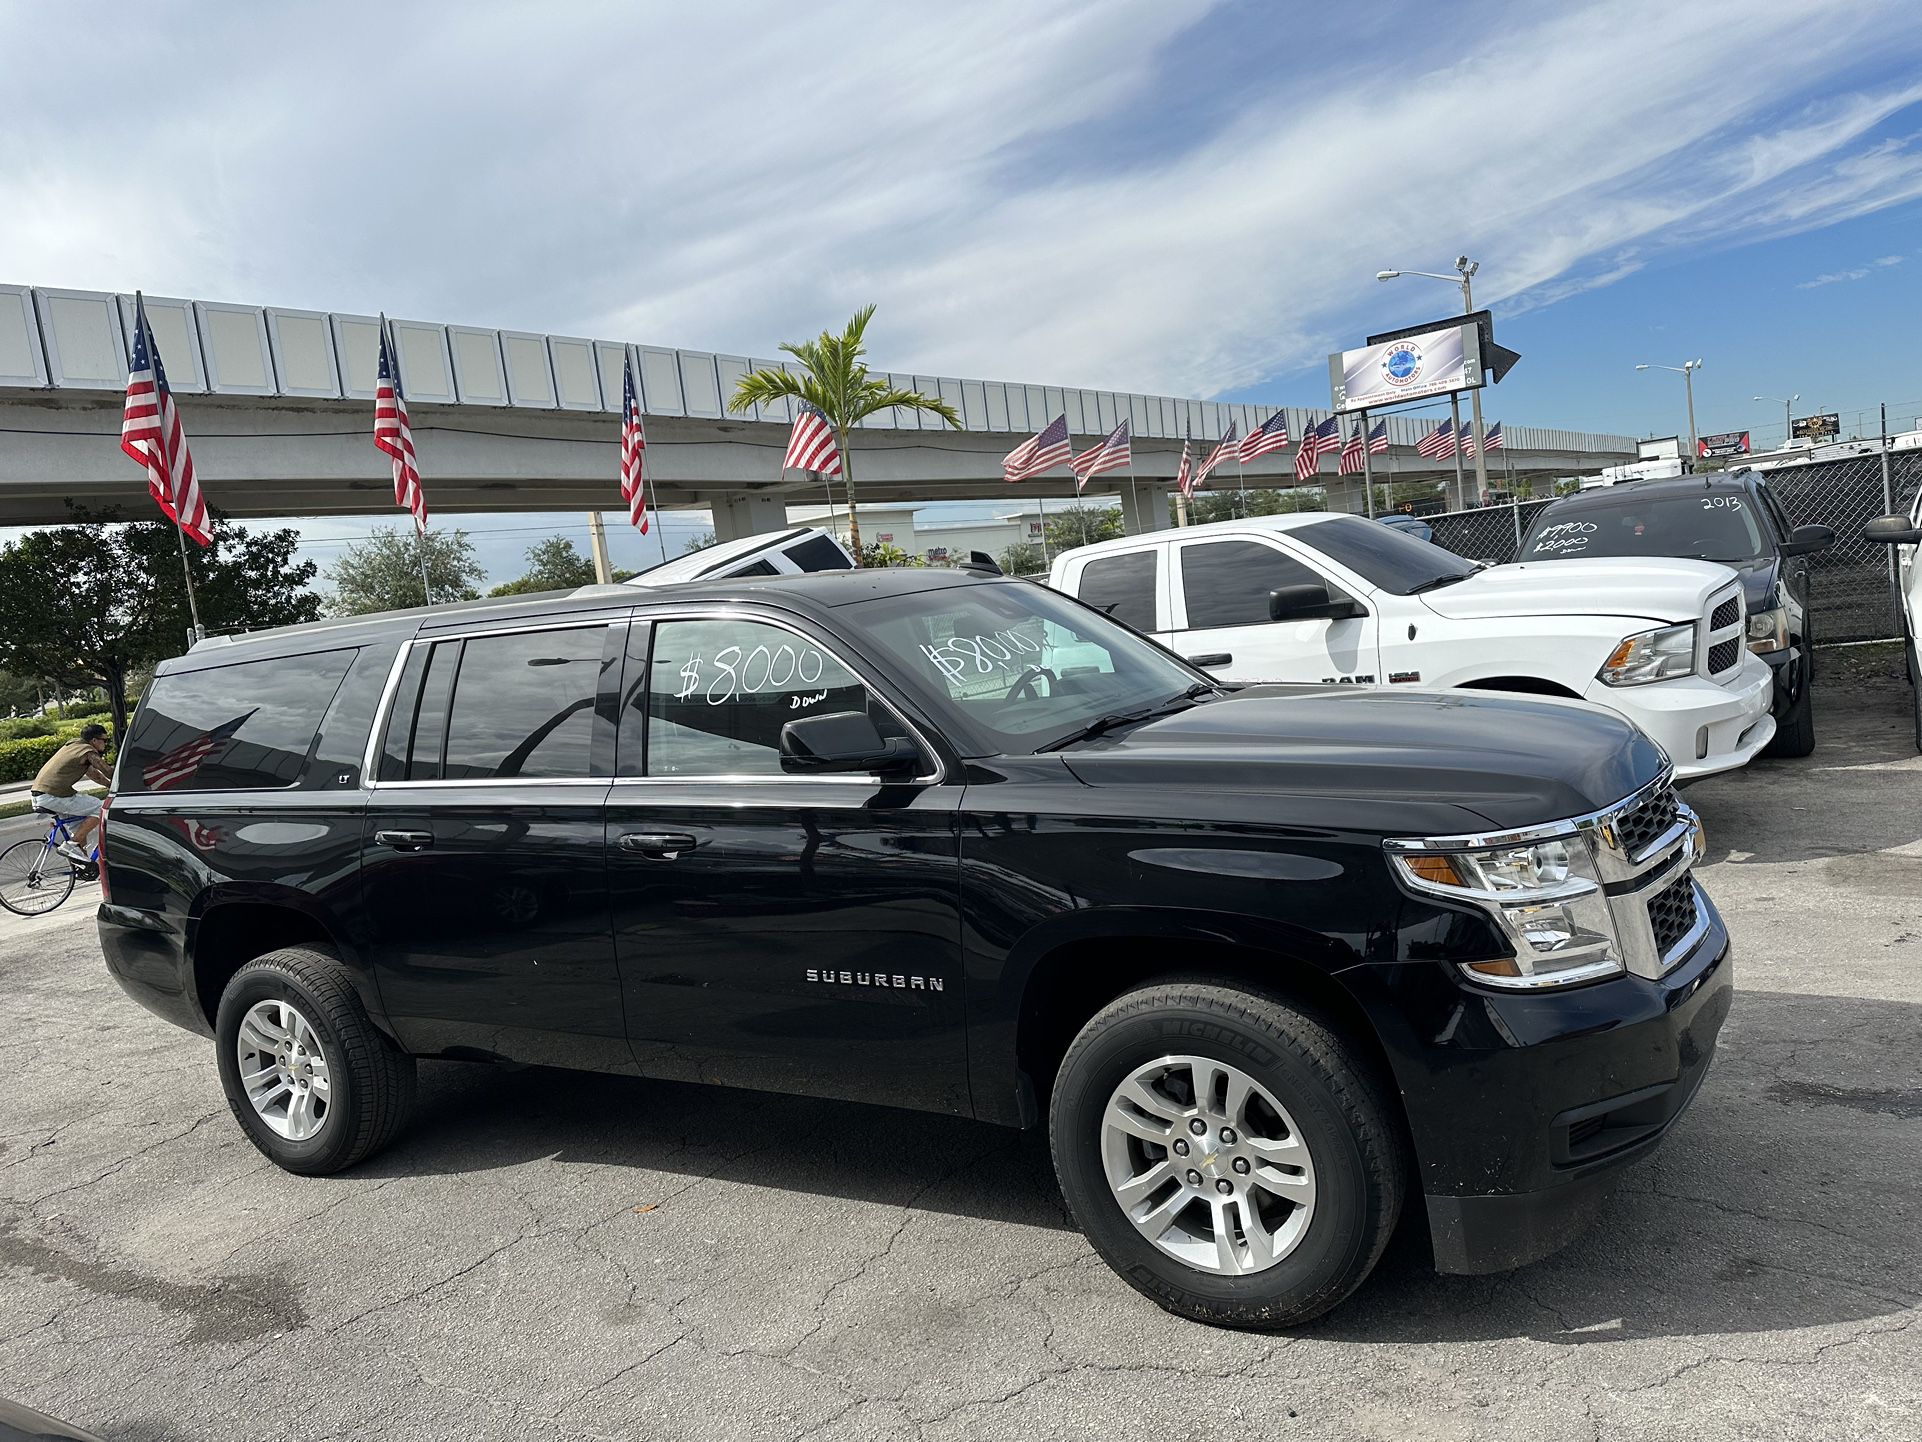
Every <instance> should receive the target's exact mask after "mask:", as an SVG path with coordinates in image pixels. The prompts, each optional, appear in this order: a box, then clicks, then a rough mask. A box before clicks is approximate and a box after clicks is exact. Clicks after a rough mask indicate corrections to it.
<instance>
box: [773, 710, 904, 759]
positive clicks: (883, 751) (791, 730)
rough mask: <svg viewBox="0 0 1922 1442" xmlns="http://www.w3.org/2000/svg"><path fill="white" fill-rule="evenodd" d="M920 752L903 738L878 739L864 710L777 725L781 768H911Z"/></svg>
mask: <svg viewBox="0 0 1922 1442" xmlns="http://www.w3.org/2000/svg"><path fill="white" fill-rule="evenodd" d="M920 759H921V753H920V752H919V751H918V750H916V749H915V745H914V743H913V742H912V741H909V740H907V739H906V738H905V737H899V736H897V737H894V738H893V739H891V740H883V739H882V738H881V732H880V728H878V727H877V726H876V725H875V724H874V718H873V717H871V716H869V715H868V714H867V713H866V712H865V711H836V712H833V713H832V714H829V715H825V716H802V717H800V718H798V719H796V720H793V721H790V722H788V723H787V724H786V725H785V726H783V727H782V728H781V769H782V770H783V771H798V772H802V773H826V772H843V771H853V772H863V771H865V772H881V771H900V770H903V769H906V770H910V771H911V770H913V768H914V767H915V765H916V764H917V763H918V762H919V761H920Z"/></svg>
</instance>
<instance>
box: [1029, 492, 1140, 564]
mask: <svg viewBox="0 0 1922 1442" xmlns="http://www.w3.org/2000/svg"><path fill="white" fill-rule="evenodd" d="M1043 534H1045V535H1046V536H1047V538H1048V552H1049V554H1050V555H1053V554H1054V553H1055V552H1058V551H1072V550H1073V549H1074V548H1075V547H1076V546H1091V545H1093V544H1094V543H1095V542H1096V541H1109V540H1113V539H1114V538H1115V537H1116V536H1119V535H1121V534H1122V525H1121V508H1120V507H1119V506H1089V505H1082V504H1079V503H1077V504H1075V505H1072V506H1068V507H1065V508H1064V509H1062V510H1059V511H1050V512H1049V513H1048V523H1047V525H1046V526H1045V527H1044V528H1043Z"/></svg>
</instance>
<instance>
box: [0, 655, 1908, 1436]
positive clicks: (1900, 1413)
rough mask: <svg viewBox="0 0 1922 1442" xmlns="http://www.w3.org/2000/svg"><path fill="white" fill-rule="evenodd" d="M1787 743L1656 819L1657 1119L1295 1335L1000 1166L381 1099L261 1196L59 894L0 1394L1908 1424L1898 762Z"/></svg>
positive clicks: (584, 1431)
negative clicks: (1606, 1192) (1715, 1024)
mask: <svg viewBox="0 0 1922 1442" xmlns="http://www.w3.org/2000/svg"><path fill="white" fill-rule="evenodd" d="M1830 654H1831V655H1832V656H1834V657H1836V658H1837V659H1836V660H1835V661H1832V662H1831V663H1830V666H1829V670H1828V672H1827V674H1826V676H1825V681H1824V685H1823V686H1821V687H1818V691H1817V695H1818V701H1819V710H1818V716H1819V725H1820V745H1819V750H1818V751H1817V754H1816V755H1815V756H1814V757H1813V758H1811V759H1810V760H1807V761H1801V762H1782V763H1774V762H1765V763H1758V764H1757V765H1755V766H1753V767H1751V768H1750V769H1749V770H1747V771H1745V772H1742V773H1739V774H1737V775H1735V776H1732V777H1728V778H1724V779H1720V780H1716V781H1713V782H1710V783H1706V784H1704V785H1702V786H1700V787H1698V788H1695V789H1694V790H1692V791H1691V792H1690V793H1689V799H1690V801H1691V802H1693V803H1694V804H1695V805H1696V806H1697V807H1698V808H1699V809H1700V810H1701V812H1702V813H1703V816H1704V818H1705V820H1706V823H1707V827H1708V834H1709V843H1710V850H1711V858H1712V865H1710V866H1709V867H1708V868H1707V870H1706V871H1705V873H1704V880H1705V883H1706V885H1707V886H1708V888H1709V889H1710V891H1711V893H1712V894H1713V895H1714V897H1715V899H1716V900H1717V902H1718V903H1719V904H1720V905H1721V907H1722V909H1723V910H1724V912H1725V913H1726V915H1727V917H1728V920H1729V922H1730V926H1731V929H1732V930H1733V932H1734V934H1735V938H1736V944H1737V947H1738V956H1739V962H1738V971H1737V978H1738V986H1739V988H1740V994H1739V996H1738V998H1737V1002H1736V1006H1735V1010H1734V1013H1733V1015H1732V1017H1731V1019H1730V1022H1729V1024H1728V1027H1727V1029H1726V1030H1725V1032H1724V1033H1723V1040H1722V1048H1721V1052H1720V1055H1719V1058H1718V1060H1717V1062H1716V1064H1715V1067H1714V1069H1713V1070H1712V1071H1711V1073H1710V1075H1709V1078H1708V1081H1707V1083H1706V1084H1705V1086H1704V1089H1703V1091H1702V1093H1701V1095H1700V1098H1699V1100H1698V1102H1697V1104H1696V1106H1695V1107H1694V1109H1693V1110H1692V1112H1690V1113H1689V1114H1688V1116H1687V1117H1686V1118H1685V1119H1684V1120H1683V1121H1682V1123H1681V1124H1680V1125H1679V1127H1678V1129H1677V1131H1676V1132H1675V1134H1674V1135H1673V1136H1672V1137H1671V1138H1670V1140H1669V1142H1668V1143H1667V1145H1666V1146H1665V1147H1664V1149H1663V1150H1662V1151H1661V1152H1660V1153H1659V1155H1658V1156H1657V1157H1656V1158H1655V1159H1654V1160H1653V1161H1652V1162H1651V1163H1649V1164H1646V1165H1644V1166H1642V1167H1640V1168H1639V1169H1637V1170H1635V1171H1633V1172H1631V1173H1630V1174H1629V1175H1628V1177H1627V1179H1626V1181H1625V1183H1624V1185H1623V1187H1622V1189H1621V1191H1620V1193H1619V1195H1618V1196H1617V1197H1616V1198H1615V1200H1614V1201H1613V1202H1612V1204H1611V1205H1610V1206H1609V1207H1608V1209H1607V1211H1606V1212H1605V1214H1604V1216H1603V1219H1602V1221H1601V1223H1600V1224H1599V1225H1598V1226H1597V1227H1596V1228H1595V1229H1594V1230H1593V1231H1592V1232H1590V1233H1589V1234H1588V1235H1587V1236H1585V1237H1584V1238H1582V1239H1581V1240H1580V1241H1578V1242H1577V1243H1576V1244H1574V1245H1573V1246H1571V1247H1570V1248H1568V1249H1567V1250H1566V1251H1565V1252H1563V1253H1561V1254H1559V1255H1557V1256H1556V1257H1554V1258H1552V1259H1550V1260H1548V1261H1546V1262H1542V1263H1540V1264H1537V1265H1535V1266H1533V1267H1530V1268H1527V1269H1525V1270H1523V1271H1520V1272H1517V1273H1514V1274H1512V1275H1508V1276H1500V1277H1488V1278H1442V1277H1437V1276H1435V1275H1434V1274H1433V1273H1432V1272H1431V1271H1430V1270H1428V1269H1427V1267H1426V1266H1425V1262H1424V1259H1423V1258H1422V1256H1421V1251H1420V1247H1419V1245H1418V1244H1416V1243H1414V1242H1413V1241H1411V1240H1410V1239H1409V1238H1407V1237H1406V1236H1404V1237H1403V1238H1402V1239H1400V1240H1399V1241H1398V1243H1397V1245H1396V1248H1395V1249H1394V1251H1392V1252H1391V1254H1390V1257H1389V1258H1388V1260H1387V1261H1386V1263H1385V1264H1384V1265H1383V1267H1382V1268H1381V1270H1380V1271H1379V1272H1378V1273H1377V1274H1376V1276H1375V1277H1374V1278H1373V1279H1372V1280H1371V1281H1370V1282H1369V1283H1368V1284H1367V1285H1366V1286H1365V1287H1364V1289H1363V1290H1362V1291H1361V1292H1360V1293H1359V1294H1358V1295H1357V1296H1356V1297H1355V1298H1354V1299H1353V1300H1351V1301H1350V1302H1349V1303H1348V1304H1347V1305H1346V1306H1345V1307H1343V1308H1342V1309H1340V1310H1339V1311H1338V1312H1336V1313H1335V1314H1333V1315H1332V1316H1330V1317H1328V1318H1326V1319H1324V1320H1323V1321H1322V1322H1320V1323H1318V1324H1315V1325H1314V1326H1312V1327H1310V1328H1307V1329H1305V1330H1303V1331H1300V1332H1297V1333H1293V1334H1288V1335H1280V1336H1264V1335H1255V1334H1235V1333H1226V1332H1219V1331H1212V1330H1208V1329H1205V1328H1202V1327H1199V1326H1196V1325H1193V1324H1190V1323H1186V1322H1181V1321H1177V1320H1175V1319H1173V1318H1171V1317H1168V1316H1166V1315H1164V1314H1163V1313H1161V1312H1160V1311H1158V1310H1156V1309H1155V1308H1154V1307H1152V1306H1151V1305H1150V1304H1148V1303H1147V1302H1146V1301H1144V1300H1143V1299H1141V1298H1140V1297H1138V1296H1137V1295H1136V1294H1135V1293H1134V1292H1132V1291H1130V1290H1128V1288H1127V1287H1126V1286H1125V1285H1124V1284H1123V1283H1121V1282H1120V1281H1119V1280H1118V1279H1117V1278H1116V1277H1115V1276H1114V1275H1113V1274H1112V1273H1110V1272H1109V1270H1108V1269H1107V1268H1106V1267H1105V1266H1104V1265H1103V1264H1102V1263H1101V1262H1100V1261H1099V1259H1098V1258H1096V1257H1095V1256H1094V1254H1093V1253H1092V1252H1091V1251H1090V1249H1089V1248H1088V1247H1087V1245H1086V1244H1085V1243H1084V1242H1083V1241H1082V1240H1081V1238H1080V1237H1079V1235H1078V1234H1077V1233H1076V1232H1075V1231H1074V1230H1072V1229H1071V1227H1070V1226H1069V1225H1068V1224H1067V1222H1066V1221H1065V1218H1064V1213H1063V1208H1062V1205H1061V1202H1060V1200H1059V1198H1058V1196H1057V1195H1056V1193H1055V1191H1054V1188H1053V1184H1052V1181H1051V1177H1050V1173H1049V1168H1048V1162H1047V1154H1046V1149H1045V1146H1044V1144H1043V1142H1042V1141H1041V1139H1040V1138H1038V1137H1023V1136H1016V1135H1014V1134H1011V1133H1006V1132H1002V1131H999V1130H994V1129H990V1128H987V1127H984V1126H979V1125H976V1124H973V1123H968V1122H961V1121H953V1120H944V1119H941V1118H932V1117H926V1116H920V1115H914V1114H909V1113H903V1112H893V1111H888V1110H884V1109H877V1108H868V1107H860V1106H853V1105H840V1104H831V1103H825V1102H816V1101H806V1100H799V1099H793V1098H785V1097H771V1096H764V1095H758V1094H751V1093H744V1092H727V1091H721V1090H706V1089H699V1088H693V1087H683V1086H678V1085H669V1084H664V1083H652V1082H644V1081H635V1080H628V1079H622V1078H612V1077H600V1076H586V1075H575V1074H568V1073H562V1072H548V1071H540V1070H532V1069H506V1068H500V1069H485V1068H477V1067H469V1066H462V1065H458V1064H429V1065H425V1066H423V1068H422V1073H421V1102H420V1106H419V1108H418V1111H417V1114H416V1117H415V1120H414V1123H413V1125H412V1127H411V1128H410V1130H409V1131H408V1132H407V1134H406V1135H405V1136H404V1137H403V1138H402V1139H401V1141H400V1142H399V1143H398V1144H397V1145H396V1146H394V1147H393V1148H392V1149H391V1150H389V1151H388V1152H386V1153H384V1154H382V1155H380V1156H378V1157H376V1158H375V1159H374V1160H373V1161H372V1162H370V1163H369V1164H367V1165H365V1166H363V1167H362V1168H360V1169H359V1170H357V1171H355V1172H353V1173H350V1174H348V1175H346V1176H343V1177H338V1178H329V1179H304V1178H298V1177H293V1176H290V1175H287V1174H285V1173H283V1172H280V1171H278V1170H276V1169H274V1168H273V1167H271V1166H269V1165H268V1164H267V1163H266V1162H265V1161H264V1160H263V1159H262V1158H261V1157H260V1156H259V1155H258V1154H257V1153H256V1152H255V1151H254V1149H253V1148H252V1147H251V1146H250V1145H249V1144H248V1143H247V1142H246V1141H245V1140H244V1139H243V1137H242V1135H241V1133H240V1131H239V1129H238V1128H237V1127H236V1126H235V1125H234V1124H233V1122H232V1120H231V1118H230V1117H229V1116H228V1114H227V1109H226V1105H225V1103H224V1101H223V1100H222V1098H221V1095H220V1091H219V1086H218V1082H217V1079H216V1077H215V1073H214V1068H213V1065H212V1061H211V1057H210V1055H209V1047H208V1044H207V1043H205V1042H202V1041H200V1040H199V1039H197V1038H193V1037H190V1036H188V1035H186V1034H184V1033H182V1032H179V1031H176V1030H175V1029H173V1028H172V1027H169V1026H167V1025H166V1024H164V1023H162V1022H160V1021H158V1020H156V1019H153V1018H151V1017H149V1016H148V1015H147V1014H146V1013H145V1012H143V1011H141V1010H140V1009H138V1008H137V1007H136V1006H135V1005H134V1004H133V1003H132V1002H130V1001H128V1000H126V999H125V998H124V997H123V996H122V995H121V994H120V992H119V990H118V989H117V988H116V987H115V986H114V985H113V984H112V982H111V981H110V980H109V979H108V978H107V976H106V974H105V973H104V971H103V969H102V966H101V963H100V958H99V953H98V948H97V946H96V944H95V941H94V937H93V932H92V926H91V917H90V908H88V907H87V906H86V905H85V904H84V901H85V898H84V897H76V898H75V900H74V901H72V902H70V903H69V904H68V906H67V907H66V908H65V909H63V910H62V911H60V912H57V913H55V914H53V915H52V916H49V917H44V918H40V919H38V920H34V921H23V920H21V919H19V918H15V917H5V918H0V1195H3V1198H4V1199H3V1200H0V1279H3V1280H0V1395H5V1396H11V1397H15V1398H17V1399H19V1400H22V1401H25V1402H27V1403H29V1404H31V1405H33V1406H36V1407H39V1408H41V1409H43V1410H46V1411H50V1412H53V1413H55V1414H57V1415H60V1416H63V1417H66V1418H68V1419H70V1420H72V1421H75V1422H78V1423H80V1424H82V1425H85V1426H88V1427H91V1428H93V1429H95V1430H96V1431H98V1432H100V1433H101V1434H103V1435H104V1436H106V1437H108V1438H111V1439H116V1442H118V1439H145V1442H159V1439H188V1438H215V1437H237V1436H247V1435H268V1434H270V1433H271V1434H276V1435H278V1434H287V1435H296V1436H299V1437H302V1438H304V1439H306V1442H321V1439H326V1438H354V1439H373V1438H421V1439H430V1438H431V1439H441V1438H503V1439H505V1438H514V1439H553V1442H560V1439H583V1438H630V1437H633V1438H639V1437H646V1438H663V1439H668V1438H683V1437H686V1438H694V1437H699V1438H703V1439H724V1438H757V1439H759V1438H784V1437H786V1438H799V1437H809V1438H818V1439H829V1438H855V1437H873V1438H904V1437H925V1438H929V1439H946V1438H976V1437H995V1438H1000V1437H1020V1438H1054V1437H1075V1438H1079V1437H1096V1436H1129V1437H1139V1436H1146V1437H1166V1438H1171V1439H1172V1438H1197V1439H1200V1438H1223V1439H1227V1438H1233V1439H1247V1438H1261V1437H1294V1436H1302V1437H1309V1436H1312V1437H1315V1438H1317V1439H1347V1438H1358V1439H1402V1438H1407V1439H1422V1442H1451V1439H1457V1438H1461V1439H1466V1438H1470V1437H1473V1438H1475V1439H1478V1442H1483V1439H1508V1438H1513V1439H1528V1442H1555V1439H1563V1438H1568V1439H1591V1438H1609V1439H1614V1438H1639V1437H1649V1438H1666V1437H1675V1436H1681V1435H1687V1436H1689V1437H1691V1438H1693V1439H1700V1442H1706V1439H1718V1438H1731V1439H1733V1438H1743V1439H1750V1438H1758V1437H1785V1438H1787V1437H1793V1438H1796V1439H1800V1442H1807V1439H1820V1438H1836V1439H1844V1438H1846V1439H1866V1438H1903V1439H1912V1438H1914V1437H1916V1436H1918V1435H1922V1327H1918V1323H1919V1322H1922V1247H1918V1245H1917V1243H1918V1238H1922V1192H1919V1191H1918V1172H1919V1171H1922V757H1918V756H1917V755H1916V753H1915V749H1914V746H1913V743H1912V741H1911V738H1910V730H1909V724H1910V723H1909V718H1908V713H1907V710H1906V707H1907V704H1908V698H1907V693H1906V691H1905V690H1904V689H1903V688H1902V687H1901V685H1900V684H1899V682H1898V680H1897V679H1896V676H1895V674H1894V671H1893V668H1894V667H1896V666H1899V661H1898V660H1895V659H1893V657H1892V654H1891V648H1880V649H1878V650H1876V651H1874V652H1868V651H1854V652H1847V653H1844V652H1834V653H1830Z"/></svg>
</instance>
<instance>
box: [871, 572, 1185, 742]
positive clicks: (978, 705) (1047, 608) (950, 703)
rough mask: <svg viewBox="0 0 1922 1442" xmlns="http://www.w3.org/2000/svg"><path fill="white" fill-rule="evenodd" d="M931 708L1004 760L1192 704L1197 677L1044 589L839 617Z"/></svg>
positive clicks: (941, 596)
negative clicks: (1126, 718) (1111, 721)
mask: <svg viewBox="0 0 1922 1442" xmlns="http://www.w3.org/2000/svg"><path fill="white" fill-rule="evenodd" d="M844 614H847V615H848V616H849V619H850V620H852V621H853V622H854V623H855V624H856V625H857V626H858V627H859V628H860V630H861V633H862V634H863V635H864V636H866V637H868V638H869V639H870V640H871V641H872V642H873V643H874V644H875V645H876V646H878V647H879V648H880V649H881V650H883V651H885V652H886V653H887V654H888V655H889V657H890V658H891V659H892V660H893V661H894V663H895V669H896V670H897V671H899V672H900V673H901V674H903V675H904V676H906V677H907V678H909V679H911V680H912V681H913V682H915V683H916V685H917V688H918V689H919V691H920V692H921V693H922V694H923V695H924V696H926V697H927V698H928V700H929V701H930V702H931V703H932V704H933V705H934V706H935V708H936V709H937V710H940V711H943V712H945V713H946V714H947V715H948V716H949V718H950V719H952V720H956V721H959V722H961V723H962V725H963V726H964V727H965V728H966V729H967V730H968V731H970V732H972V733H973V734H974V736H975V737H976V738H978V739H979V740H980V741H981V742H983V743H985V744H987V745H989V746H992V747H993V749H994V750H995V751H997V752H1000V753H1004V754H1011V755H1012V754H1026V753H1029V752H1034V751H1039V750H1042V749H1045V748H1046V747H1048V746H1049V745H1050V744H1051V743H1059V742H1061V741H1062V740H1063V739H1064V738H1066V737H1068V736H1070V735H1071V734H1073V733H1075V732H1077V731H1080V730H1081V729H1083V728H1085V727H1088V726H1089V725H1091V724H1092V723H1094V722H1096V721H1099V720H1101V719H1102V718H1104V717H1109V718H1113V717H1118V716H1120V715H1121V713H1123V712H1130V713H1131V712H1135V711H1141V710H1152V709H1158V708H1160V707H1162V706H1165V705H1171V704H1175V703H1182V704H1186V703H1188V702H1190V701H1192V699H1193V697H1191V696H1190V693H1191V692H1193V691H1195V690H1196V689H1197V683H1201V685H1203V686H1205V685H1207V678H1206V677H1205V676H1203V675H1202V674H1201V673H1200V672H1198V671H1193V670H1190V669H1189V668H1188V667H1186V666H1184V665H1182V664H1181V662H1179V661H1177V660H1175V659H1174V658H1173V657H1172V656H1169V655H1168V654H1167V653H1166V652H1164V651H1162V650H1160V649H1159V648H1158V647H1156V646H1154V645H1152V644H1150V643H1149V642H1147V641H1144V640H1143V639H1142V638H1141V637H1140V636H1138V635H1136V634H1135V633H1134V632H1133V631H1130V630H1129V629H1128V628H1127V627H1125V626H1122V625H1119V624H1118V623H1116V622H1114V621H1110V620H1108V619H1107V618H1106V617H1104V616H1101V615H1098V614H1096V613H1095V612H1093V611H1090V610H1089V609H1088V608H1087V607H1085V606H1081V605H1078V604H1076V603H1075V602H1073V601H1070V600H1068V599H1067V598H1066V597H1064V596H1061V595H1059V594H1057V593H1056V592H1054V591H1050V590H1048V589H1047V588H1046V587H1045V586H1038V585H1031V584H1025V583H1020V582H1001V583H987V584H982V585H978V586H954V587H944V588H942V589H940V590H934V591H918V592H914V593H911V594H907V595H900V596H889V597H884V598H880V599H877V600H873V601H862V602H859V603H857V604H855V605H853V606H849V607H847V608H846V610H845V611H844Z"/></svg>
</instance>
